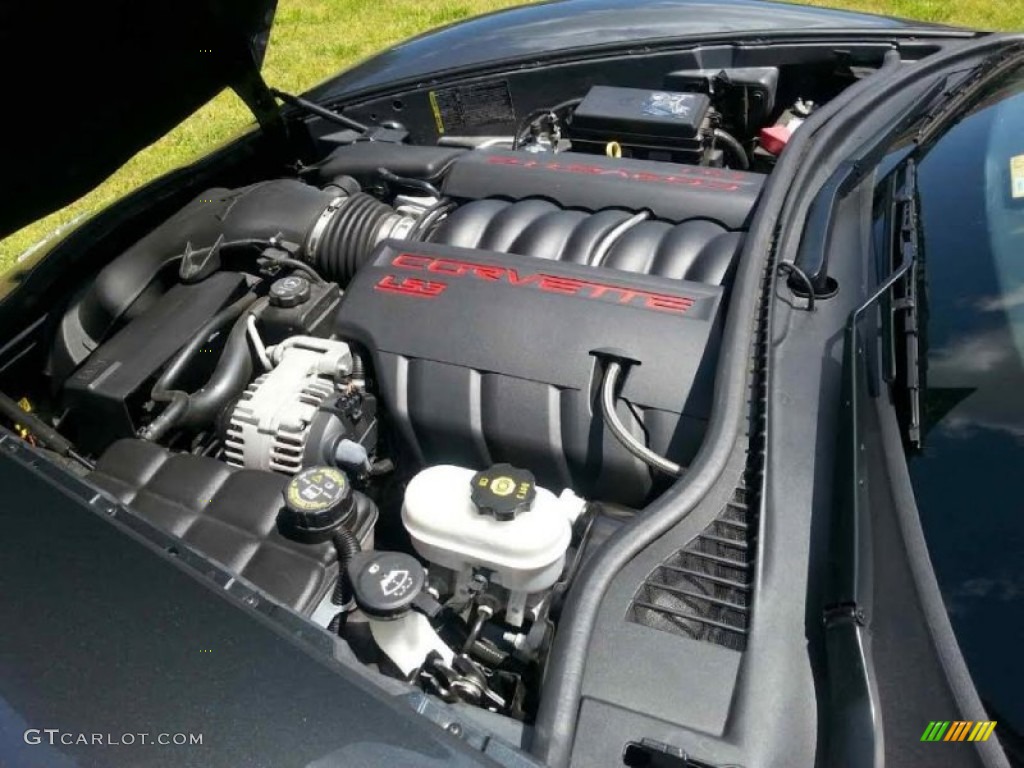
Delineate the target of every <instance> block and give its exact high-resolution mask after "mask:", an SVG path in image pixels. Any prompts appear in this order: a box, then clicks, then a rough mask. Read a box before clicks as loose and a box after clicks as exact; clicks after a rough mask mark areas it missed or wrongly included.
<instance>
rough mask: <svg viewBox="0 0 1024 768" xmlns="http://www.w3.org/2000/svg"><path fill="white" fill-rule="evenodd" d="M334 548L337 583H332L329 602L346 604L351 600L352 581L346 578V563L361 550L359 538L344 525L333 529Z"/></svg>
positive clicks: (339, 604)
mask: <svg viewBox="0 0 1024 768" xmlns="http://www.w3.org/2000/svg"><path fill="white" fill-rule="evenodd" d="M331 541H332V542H333V543H334V548H335V549H336V550H337V552H338V583H337V584H335V585H334V594H332V595H331V602H332V603H334V604H335V605H338V606H346V605H348V604H349V603H351V602H352V583H351V582H350V581H349V578H348V564H349V563H350V562H352V558H353V557H355V556H356V555H358V554H359V553H360V552H362V550H363V548H362V547H361V546H360V544H359V539H357V538H356V535H355V534H354V533H352V531H351V530H349V528H348V527H347V526H345V525H342V526H340V527H339V528H338V530H337V531H335V533H334V536H332V537H331Z"/></svg>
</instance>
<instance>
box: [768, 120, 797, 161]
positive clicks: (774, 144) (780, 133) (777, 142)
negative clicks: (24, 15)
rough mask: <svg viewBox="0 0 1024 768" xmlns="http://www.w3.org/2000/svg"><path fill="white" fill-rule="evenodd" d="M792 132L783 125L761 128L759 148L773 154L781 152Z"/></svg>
mask: <svg viewBox="0 0 1024 768" xmlns="http://www.w3.org/2000/svg"><path fill="white" fill-rule="evenodd" d="M792 135H793V132H792V131H791V130H789V128H787V127H786V126H784V125H770V126H768V127H767V128H762V129H761V149H763V150H765V151H766V152H771V153H772V154H773V155H776V156H778V155H780V154H782V150H784V149H785V148H786V143H787V142H788V141H789V137H790V136H792Z"/></svg>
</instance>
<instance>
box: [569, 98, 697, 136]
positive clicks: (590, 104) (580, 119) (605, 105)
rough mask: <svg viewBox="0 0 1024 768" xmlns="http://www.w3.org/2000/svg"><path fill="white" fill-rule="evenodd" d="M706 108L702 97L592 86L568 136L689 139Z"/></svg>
mask: <svg viewBox="0 0 1024 768" xmlns="http://www.w3.org/2000/svg"><path fill="white" fill-rule="evenodd" d="M710 106H711V99H710V98H708V96H707V95H706V94H703V93H681V92H678V91H649V90H646V89H643V88H617V87H613V86H609V85H595V86H594V87H593V88H591V89H590V90H589V91H588V92H587V95H586V96H585V97H584V99H583V101H582V102H580V105H579V106H578V107H576V111H575V112H573V116H572V127H571V131H570V132H571V133H587V134H595V133H597V134H602V135H607V139H608V140H609V141H611V140H613V139H617V138H622V139H628V138H629V137H634V136H638V135H643V136H652V137H658V138H662V139H679V138H693V137H694V136H696V135H697V132H698V131H699V130H700V127H701V123H703V122H704V117H705V116H706V115H707V113H708V109H709V108H710Z"/></svg>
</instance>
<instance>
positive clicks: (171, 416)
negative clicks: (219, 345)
mask: <svg viewBox="0 0 1024 768" xmlns="http://www.w3.org/2000/svg"><path fill="white" fill-rule="evenodd" d="M259 301H260V302H261V304H262V303H263V302H264V301H265V300H264V299H260V300H259ZM256 302H257V298H256V297H255V296H254V295H252V294H247V295H245V296H243V297H242V298H241V299H238V300H237V301H235V302H233V303H232V304H229V305H228V306H226V307H225V308H224V309H222V310H221V311H220V312H218V313H217V314H216V315H214V316H213V317H211V318H210V319H209V320H208V321H207V322H206V323H204V324H203V327H202V328H200V329H199V331H198V332H197V333H196V335H195V336H194V337H193V338H192V340H191V341H190V342H189V343H188V344H186V345H185V346H184V347H183V348H182V349H181V351H180V352H178V354H177V355H175V357H174V359H173V360H172V361H171V363H170V365H168V366H167V369H166V370H165V371H164V372H163V374H162V375H161V376H160V378H159V379H158V380H157V382H156V384H155V385H154V386H153V390H152V392H151V393H150V398H151V399H152V400H153V401H155V402H158V403H169V405H168V406H167V407H166V408H165V409H164V410H163V412H162V413H161V414H160V415H159V416H158V417H157V418H156V419H154V420H153V422H152V423H151V424H149V426H147V427H145V428H144V429H143V430H142V431H141V432H140V433H139V436H140V437H142V438H143V439H145V440H154V441H155V440H159V439H160V438H161V437H163V436H164V435H166V434H167V432H168V431H170V430H171V429H173V428H174V427H178V426H184V425H190V426H197V425H202V424H204V423H208V422H210V421H212V420H213V419H214V417H215V416H216V415H217V412H218V411H219V410H220V409H221V408H223V407H224V406H225V405H227V404H228V402H229V401H230V400H231V399H232V398H234V397H237V396H238V395H239V394H241V392H242V390H244V389H245V388H246V386H248V384H249V379H250V378H251V377H252V354H251V352H250V351H249V339H248V335H247V329H246V327H245V316H246V314H247V312H248V311H249V310H250V309H251V308H253V305H254V304H256ZM229 325H230V326H231V333H230V334H229V335H228V340H227V342H226V343H225V345H224V351H223V352H222V353H221V356H220V359H219V360H218V361H217V367H216V368H215V369H214V371H213V374H212V375H211V376H210V379H209V381H207V383H206V385H205V386H204V387H203V388H202V389H200V390H199V391H198V392H196V393H195V394H189V393H187V392H184V391H182V390H180V389H174V384H175V381H177V379H178V378H179V377H180V376H181V375H182V374H183V373H184V371H185V369H186V368H187V367H188V366H189V364H190V363H191V362H192V358H193V357H195V355H196V354H197V353H198V352H199V349H200V348H201V347H202V346H203V345H204V344H206V343H207V341H208V339H209V338H210V336H211V335H212V334H213V333H215V332H217V331H219V330H222V329H224V328H226V327H228V326H229Z"/></svg>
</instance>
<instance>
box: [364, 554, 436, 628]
mask: <svg viewBox="0 0 1024 768" xmlns="http://www.w3.org/2000/svg"><path fill="white" fill-rule="evenodd" d="M348 578H349V582H350V583H351V584H352V595H353V596H354V597H355V599H356V605H358V606H359V607H360V608H361V609H362V611H363V612H364V613H365V614H366V615H367V616H371V617H373V618H377V619H397V618H399V617H401V616H404V615H405V614H406V613H408V612H409V610H410V608H412V605H413V602H414V601H415V600H416V598H417V597H419V595H420V593H421V592H422V591H423V586H424V585H425V584H426V580H427V577H426V572H425V571H424V570H423V566H422V565H420V561H419V560H417V559H416V558H415V557H413V556H412V555H407V554H405V553H404V552H361V553H360V554H358V555H356V556H355V557H353V558H352V560H351V562H350V563H349V565H348Z"/></svg>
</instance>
